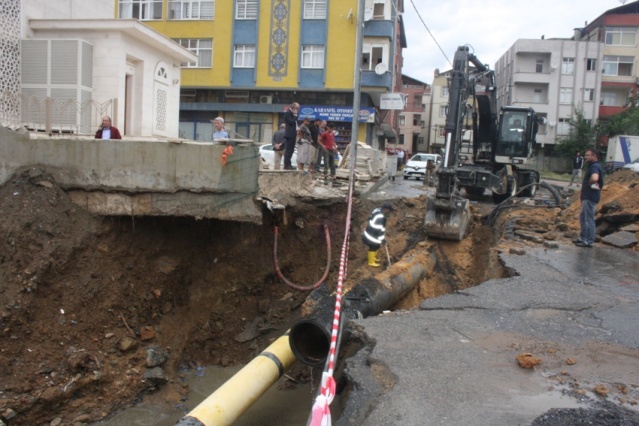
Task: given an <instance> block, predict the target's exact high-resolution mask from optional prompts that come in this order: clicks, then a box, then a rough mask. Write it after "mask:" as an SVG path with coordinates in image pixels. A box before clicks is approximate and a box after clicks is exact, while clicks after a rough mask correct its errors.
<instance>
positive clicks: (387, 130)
mask: <svg viewBox="0 0 639 426" xmlns="http://www.w3.org/2000/svg"><path fill="white" fill-rule="evenodd" d="M379 129H380V131H379V132H377V136H384V137H385V138H387V139H397V133H395V130H394V129H393V128H392V127H391V126H390V124H386V123H382V124H381V126H380V127H379Z"/></svg>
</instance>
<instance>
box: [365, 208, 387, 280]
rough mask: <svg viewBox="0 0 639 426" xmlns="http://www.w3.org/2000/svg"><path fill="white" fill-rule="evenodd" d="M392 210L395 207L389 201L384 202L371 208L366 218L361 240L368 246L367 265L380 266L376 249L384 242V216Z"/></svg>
mask: <svg viewBox="0 0 639 426" xmlns="http://www.w3.org/2000/svg"><path fill="white" fill-rule="evenodd" d="M393 211H395V209H394V208H393V205H392V204H391V203H384V205H382V207H378V208H376V209H375V210H373V212H372V213H371V215H370V217H369V218H368V224H367V225H366V230H365V231H364V235H362V241H364V244H366V245H367V246H368V266H373V267H375V268H377V267H379V266H380V264H379V263H377V259H376V257H375V256H376V254H377V250H379V248H380V247H381V246H382V245H384V244H386V238H385V236H386V218H387V217H388V215H389V214H390V213H391V212H393Z"/></svg>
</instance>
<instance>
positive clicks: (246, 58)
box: [233, 44, 255, 68]
mask: <svg viewBox="0 0 639 426" xmlns="http://www.w3.org/2000/svg"><path fill="white" fill-rule="evenodd" d="M233 66H234V67H235V68H255V45H254V44H238V45H237V46H235V52H234V55H233Z"/></svg>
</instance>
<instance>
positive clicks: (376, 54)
mask: <svg viewBox="0 0 639 426" xmlns="http://www.w3.org/2000/svg"><path fill="white" fill-rule="evenodd" d="M386 57H387V55H386V54H385V53H384V46H372V45H366V46H364V51H363V52H362V70H364V71H372V70H374V69H375V67H376V66H377V64H381V63H382V62H384V58H386Z"/></svg>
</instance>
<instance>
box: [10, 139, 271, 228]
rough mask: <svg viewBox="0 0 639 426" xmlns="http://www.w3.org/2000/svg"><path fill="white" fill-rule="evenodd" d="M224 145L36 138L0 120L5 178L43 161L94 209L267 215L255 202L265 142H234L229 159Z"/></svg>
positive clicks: (227, 216)
mask: <svg viewBox="0 0 639 426" xmlns="http://www.w3.org/2000/svg"><path fill="white" fill-rule="evenodd" d="M225 148H226V146H225V145H214V144H211V143H201V142H194V141H181V140H180V141H175V142H173V141H146V140H137V139H135V140H134V139H131V140H127V139H123V140H110V141H102V140H95V139H81V138H57V137H45V138H40V137H33V138H32V137H30V135H29V134H28V133H21V132H15V131H12V130H9V129H6V128H0V184H3V183H4V182H6V181H7V180H8V179H9V178H10V177H11V176H12V175H13V174H14V173H15V172H16V171H17V170H18V169H21V168H24V167H33V166H38V167H42V168H43V169H45V170H47V172H49V173H51V174H52V176H53V177H54V179H55V180H56V182H57V183H58V184H59V185H60V186H61V187H62V188H64V189H65V190H67V191H69V192H70V193H71V194H72V197H73V199H74V200H75V201H76V202H78V203H79V204H82V205H84V206H85V207H86V208H87V209H89V210H90V211H93V212H95V213H100V214H106V215H109V214H111V215H121V214H127V215H130V214H133V215H185V216H201V217H211V218H221V219H226V220H234V219H233V217H237V218H238V219H237V220H249V221H252V222H261V213H260V212H259V210H258V209H257V208H256V207H255V206H254V204H253V199H254V198H255V195H256V194H257V192H258V179H257V178H258V169H259V166H260V156H259V151H258V149H259V146H258V145H257V144H253V143H235V146H234V153H233V155H230V156H228V158H227V163H226V165H223V164H222V161H221V159H222V155H223V151H224V149H225ZM83 192H85V193H86V194H84V195H82V193H83ZM87 192H88V193H87ZM89 193H90V194H89Z"/></svg>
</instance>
